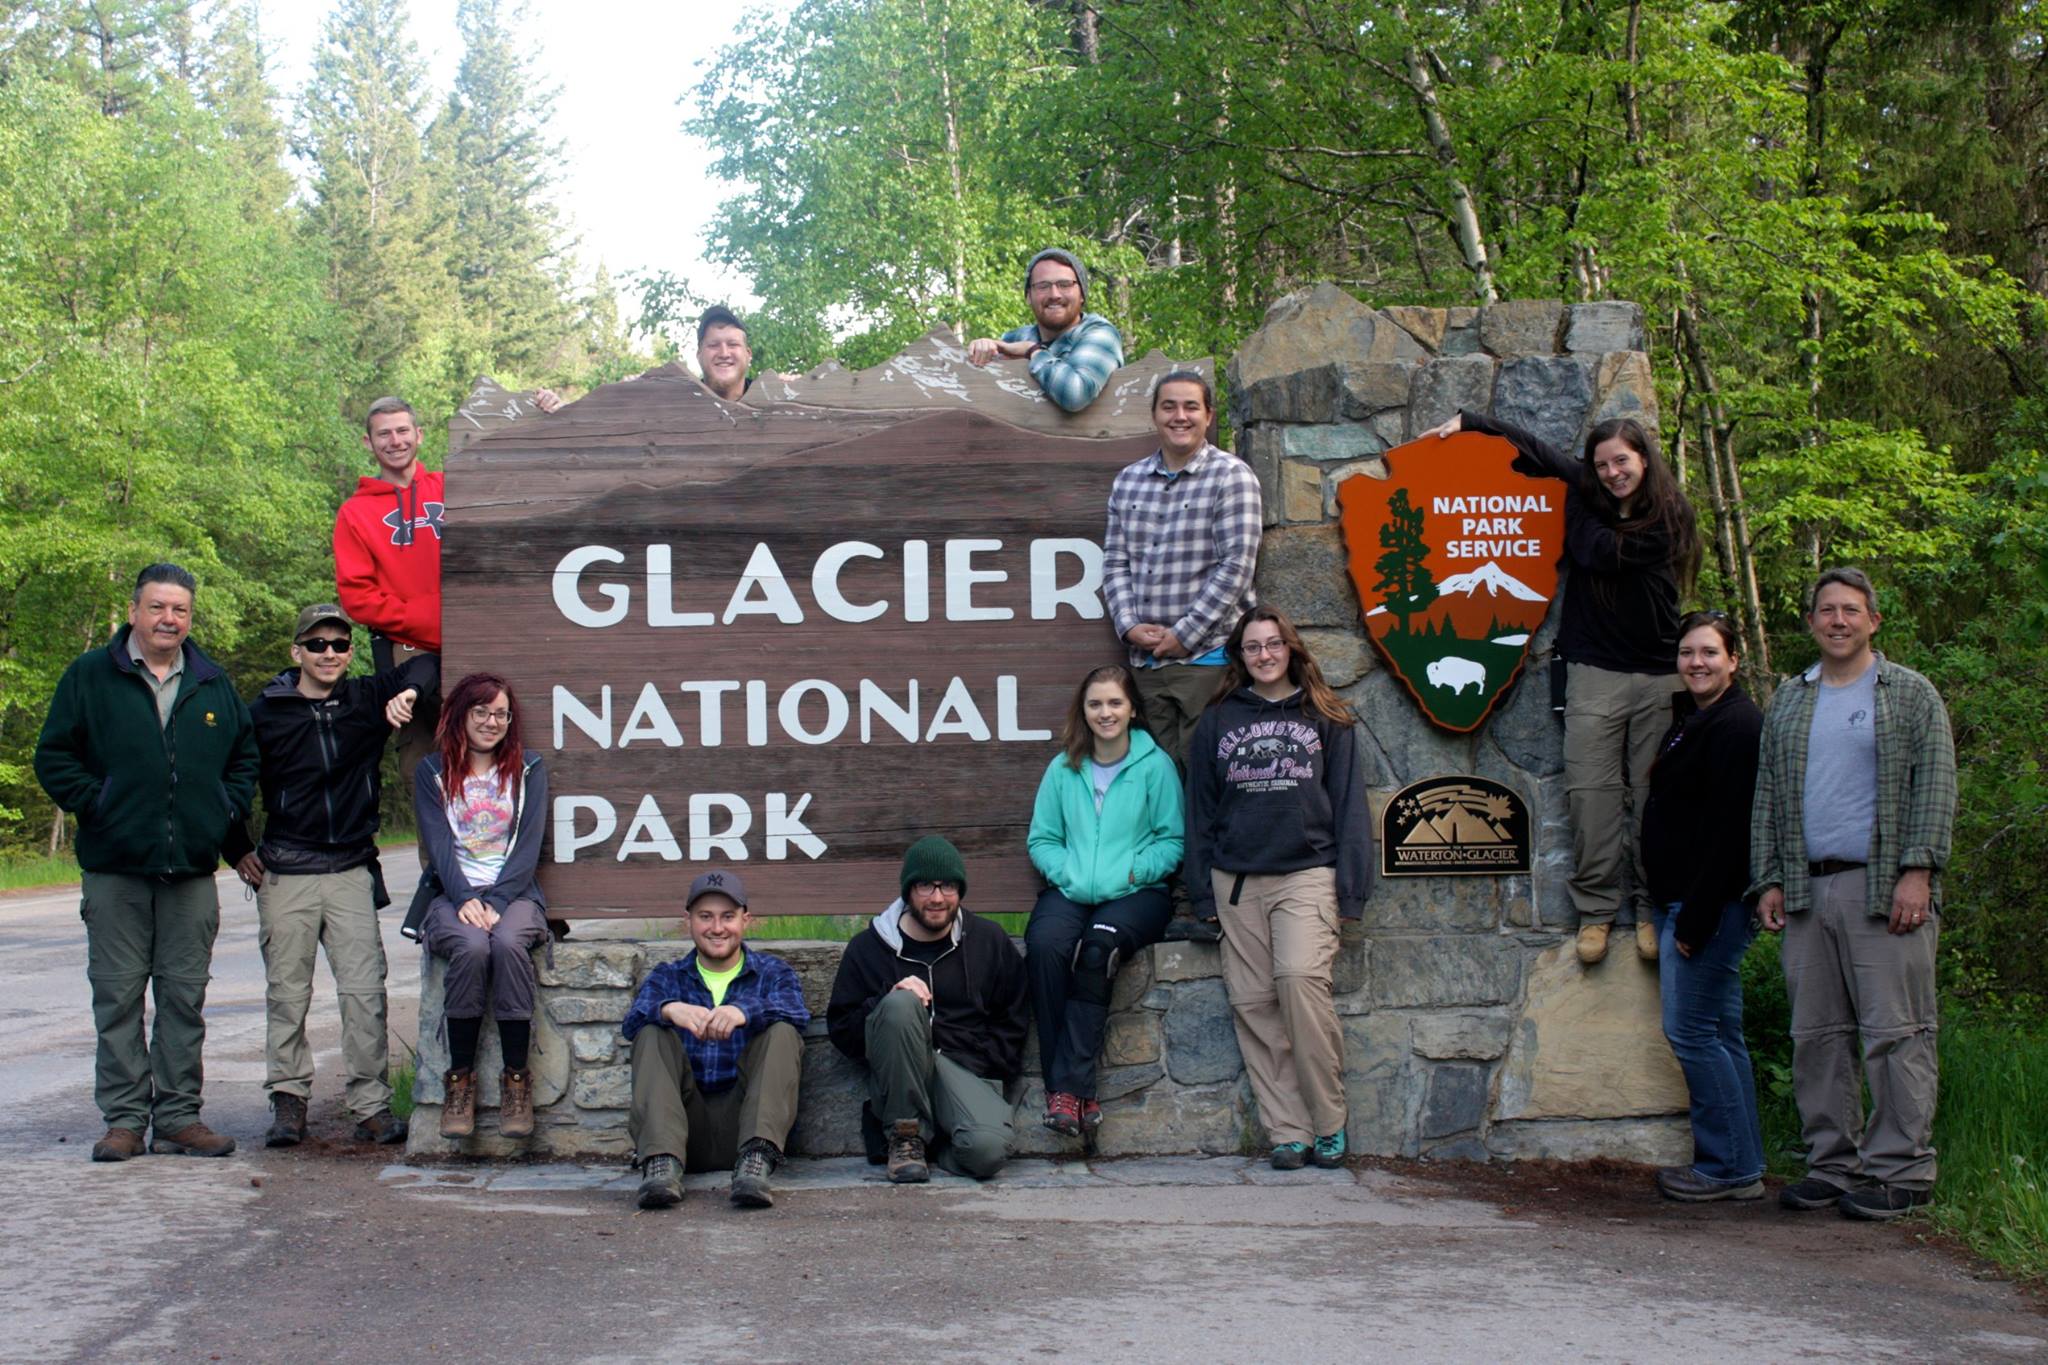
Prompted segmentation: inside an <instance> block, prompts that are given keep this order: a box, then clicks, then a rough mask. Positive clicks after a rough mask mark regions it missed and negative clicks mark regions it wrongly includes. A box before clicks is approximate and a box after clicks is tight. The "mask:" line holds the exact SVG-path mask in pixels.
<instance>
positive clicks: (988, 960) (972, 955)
mask: <svg viewBox="0 0 2048 1365" xmlns="http://www.w3.org/2000/svg"><path fill="white" fill-rule="evenodd" d="M903 913H904V906H903V902H902V901H901V900H898V901H896V902H895V903H894V904H892V905H891V906H890V907H889V908H888V909H887V910H884V911H883V912H882V913H881V914H879V915H877V916H875V918H874V922H873V923H872V924H870V925H868V927H867V928H865V929H863V930H861V931H860V932H859V933H858V934H855V935H854V936H853V941H852V942H851V943H849V944H847V945H846V952H845V953H844V954H843V955H842V956H841V957H840V959H839V974H838V975H837V976H836V977H834V978H833V979H832V1000H831V1003H830V1004H828V1005H827V1006H826V1007H825V1027H826V1029H827V1030H828V1031H829V1032H830V1033H831V1035H832V1045H833V1046H834V1047H836V1048H838V1049H839V1050H840V1051H841V1052H843V1053H845V1054H846V1055H847V1056H848V1057H849V1058H851V1059H852V1060H854V1061H856V1062H865V1061H866V1060H867V1056H868V1034H867V1030H868V1015H870V1014H872V1013H873V1012H874V1009H875V1006H877V1005H879V1004H881V1003H882V997H883V996H885V995H887V994H888V993H889V992H890V991H892V990H894V989H895V988H896V983H897V982H899V981H901V980H902V979H903V978H904V977H906V976H912V975H916V976H922V977H923V978H925V980H926V981H927V982H928V983H929V984H930V986H931V988H932V1046H933V1047H935V1048H937V1049H938V1050H939V1051H940V1052H943V1053H945V1054H946V1055H947V1056H949V1057H951V1058H952V1059H953V1060H954V1061H956V1062H958V1063H960V1064H961V1065H962V1066H964V1067H966V1068H967V1069H968V1070H969V1071H972V1072H973V1073H974V1074H975V1075H977V1076H980V1077H981V1078H983V1079H984V1080H996V1081H1002V1082H1004V1083H1005V1084H1007V1083H1008V1082H1010V1081H1012V1080H1015V1079H1016V1077H1017V1074H1018V1072H1020V1071H1022V1070H1023V1069H1024V1030H1025V1026H1026V1024H1027V1022H1028V1019H1029V1013H1028V1010H1027V1008H1026V1003H1027V1002H1026V998H1025V997H1026V986H1025V980H1024V958H1023V955H1022V954H1020V953H1019V952H1018V951H1017V946H1016V945H1015V944H1014V943H1012V942H1010V936H1009V935H1008V934H1006V933H1004V932H1003V931H1002V929H1001V928H999V927H998V926H997V925H996V924H995V923H993V922H992V921H990V920H985V919H982V918H981V917H980V916H978V915H975V914H971V913H969V911H968V910H967V908H966V907H965V906H962V907H961V909H960V914H959V916H958V918H956V919H955V920H954V921H953V937H952V945H951V950H950V951H947V952H943V953H941V954H940V956H939V958H938V960H937V961H935V962H932V963H930V964H929V965H927V964H926V963H923V962H919V961H917V960H916V959H915V958H909V957H905V956H903V952H902V949H903V929H902V926H901V925H900V924H899V923H898V921H899V920H900V919H901V917H902V915H903Z"/></svg>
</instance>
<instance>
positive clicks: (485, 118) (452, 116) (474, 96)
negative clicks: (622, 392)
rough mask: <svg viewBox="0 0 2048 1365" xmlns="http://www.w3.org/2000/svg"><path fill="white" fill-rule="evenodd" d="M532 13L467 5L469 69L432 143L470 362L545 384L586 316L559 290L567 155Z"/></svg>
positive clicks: (463, 26) (488, 0) (459, 12)
mask: <svg viewBox="0 0 2048 1365" xmlns="http://www.w3.org/2000/svg"><path fill="white" fill-rule="evenodd" d="M524 10H525V7H524V5H523V4H521V3H519V0H511V2H510V3H507V2H506V0H461V3H460V5H459V6H458V7H457V9H456V15H455V24H456V28H457V29H458V30H459V31H460V32H461V34H462V45H463V50H462V66H461V68H460V70H459V71H457V73H456V77H455V87H454V89H453V90H452V91H451V92H450V94H449V96H448V102H447V105H446V107H445V108H444V109H443V111H442V113H441V116H440V118H439V119H438V120H437V124H438V126H437V127H436V128H435V129H434V130H433V136H432V139H431V140H432V144H433V146H434V147H435V148H436V150H437V151H439V150H440V149H441V148H444V147H445V148H446V149H447V152H448V155H449V157H450V164H449V167H448V170H449V176H450V180H449V185H450V189H451V191H452V194H453V197H454V205H455V229H456V230H455V239H454V250H453V255H452V262H451V263H452V266H453V269H454V273H455V281H456V288H457V290H458V292H459V297H460V299H461V304H462V322H463V326H462V329H461V334H462V336H463V338H464V346H463V349H464V350H465V351H467V352H468V355H467V357H466V359H467V360H468V363H469V364H470V365H471V366H472V367H473V368H474V369H476V370H478V371H488V372H492V373H500V374H512V375H517V376H519V377H521V378H536V377H539V376H540V375H541V374H542V373H543V372H550V371H552V370H554V369H556V368H559V367H560V365H561V364H562V362H563V361H564V360H565V359H566V358H567V357H568V355H569V353H570V352H572V351H573V349H574V341H573V333H574V330H575V319H574V315H573V310H572V308H571V305H570V303H569V302H568V300H566V299H565V298H564V297H563V293H562V290H561V288H560V286H559V284H558V278H559V274H560V272H559V269H558V267H559V264H560V257H561V255H562V248H563V243H562V240H561V237H562V229H561V224H560V223H559V221H558V220H557V217H556V213H555V208H554V205H553V204H552V203H550V202H549V200H548V190H549V187H550V181H551V174H550V169H549V167H550V163H552V162H553V161H554V159H555V158H556V157H557V156H558V154H559V153H560V150H561V148H560V144H559V143H557V142H555V141H554V140H553V139H552V138H550V137H549V135H548V130H547V124H548V119H549V117H550V115H551V114H552V112H553V108H554V98H555V95H554V91H553V90H551V89H548V88H547V87H545V86H542V85H539V84H537V83H536V82H535V81H534V78H533V73H532V71H531V69H530V66H529V63H528V62H527V60H526V57H525V55H524V53H523V51H522V49H521V46H520V43H519V40H518V36H517V32H516V30H517V29H518V26H519V24H520V22H521V21H522V20H523V19H524V17H525V14H524ZM465 377H466V376H465Z"/></svg>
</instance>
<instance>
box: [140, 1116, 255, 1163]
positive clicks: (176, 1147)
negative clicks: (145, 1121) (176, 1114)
mask: <svg viewBox="0 0 2048 1365" xmlns="http://www.w3.org/2000/svg"><path fill="white" fill-rule="evenodd" d="M149 1150H150V1151H152V1152H155V1153H156V1154H157V1155H158V1156H226V1155H227V1154H228V1153H229V1152H232V1151H234V1150H235V1140H234V1139H233V1138H231V1137H225V1136H223V1135H222V1134H220V1133H216V1132H214V1131H213V1129H211V1128H208V1127H207V1126H206V1125H205V1124H203V1123H201V1122H200V1121H199V1120H198V1119H194V1120H192V1122H190V1123H188V1124H186V1125H185V1126H184V1127H183V1128H180V1129H179V1130H178V1131H177V1132H175V1133H164V1132H159V1133H158V1134H157V1135H156V1141H154V1142H152V1143H150V1144H149Z"/></svg>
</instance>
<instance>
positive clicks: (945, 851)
mask: <svg viewBox="0 0 2048 1365" xmlns="http://www.w3.org/2000/svg"><path fill="white" fill-rule="evenodd" d="M899 880H900V881H901V883H902V894H903V898H904V899H905V900H909V899H910V884H911V883H912V882H958V883H960V894H961V895H962V896H965V895H966V894H967V864H966V863H965V862H963V861H961V858H960V850H959V849H957V848H955V847H953V845H952V844H951V843H949V842H947V841H946V839H944V838H943V837H942V836H940V835H937V834H927V835H925V836H924V838H922V839H919V840H918V841H917V842H916V843H914V844H912V845H911V846H910V852H908V853H906V854H904V855H903V876H902V877H901V878H899Z"/></svg>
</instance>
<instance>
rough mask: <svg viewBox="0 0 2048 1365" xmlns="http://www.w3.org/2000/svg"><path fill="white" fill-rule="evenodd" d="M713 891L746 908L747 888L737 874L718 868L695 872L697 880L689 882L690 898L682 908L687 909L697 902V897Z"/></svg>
mask: <svg viewBox="0 0 2048 1365" xmlns="http://www.w3.org/2000/svg"><path fill="white" fill-rule="evenodd" d="M714 891H715V892H717V893H718V894H719V895H721V896H725V897H727V898H728V899H730V900H731V901H732V903H733V904H734V905H737V906H739V907H740V908H741V909H742V910H744V909H746V908H747V888H746V887H744V886H742V885H740V878H739V874H738V873H737V872H727V871H726V870H725V869H723V868H718V869H716V870H714V871H710V872H700V873H698V874H697V880H695V881H693V882H691V883H690V898H689V899H688V900H686V901H684V902H683V909H685V910H688V909H689V908H690V907H691V906H693V905H695V904H696V903H697V897H699V896H705V895H709V894H711V893H712V892H714Z"/></svg>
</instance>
